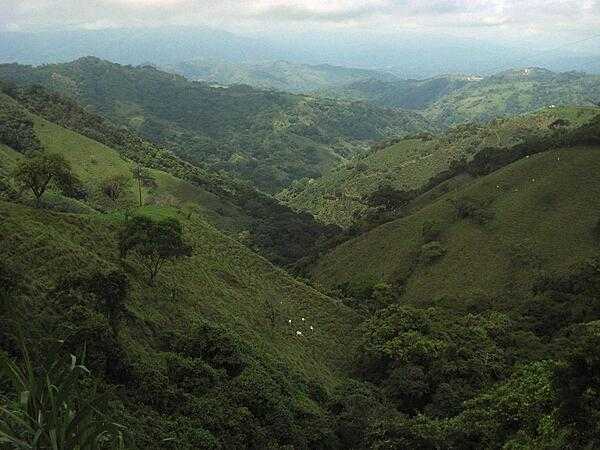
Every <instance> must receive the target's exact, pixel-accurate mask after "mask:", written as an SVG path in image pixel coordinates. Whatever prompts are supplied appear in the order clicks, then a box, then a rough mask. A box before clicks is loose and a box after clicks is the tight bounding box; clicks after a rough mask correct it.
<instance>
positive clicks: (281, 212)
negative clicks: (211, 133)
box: [0, 86, 336, 265]
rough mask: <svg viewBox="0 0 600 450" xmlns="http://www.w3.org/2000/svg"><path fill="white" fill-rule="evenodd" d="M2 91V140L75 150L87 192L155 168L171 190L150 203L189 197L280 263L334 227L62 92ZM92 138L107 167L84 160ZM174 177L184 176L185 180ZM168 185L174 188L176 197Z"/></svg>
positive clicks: (21, 148) (224, 228) (219, 224)
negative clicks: (107, 154)
mask: <svg viewBox="0 0 600 450" xmlns="http://www.w3.org/2000/svg"><path fill="white" fill-rule="evenodd" d="M1 87H2V86H0V88H1ZM7 92H10V94H11V95H12V97H9V96H8V95H2V94H0V118H2V119H3V122H2V126H0V142H5V143H7V144H8V145H13V148H17V149H18V150H19V151H21V152H24V153H26V152H27V151H30V150H28V149H30V148H32V149H34V150H35V149H38V148H41V147H47V148H50V149H52V150H53V151H56V152H59V153H62V151H63V150H62V145H63V144H64V145H67V144H68V145H69V148H71V149H72V150H71V151H73V152H76V153H78V154H79V153H81V163H82V164H84V166H85V167H84V168H83V169H84V171H85V172H86V173H88V172H89V173H96V175H97V176H96V179H94V177H93V176H88V177H84V183H88V181H89V184H90V185H89V186H86V190H87V191H89V192H92V193H96V192H97V190H98V189H97V185H98V184H99V183H100V182H101V181H102V180H103V179H105V178H107V177H108V176H109V175H115V174H124V173H128V172H129V171H130V169H131V167H132V166H133V165H137V164H140V165H142V166H144V167H147V168H149V169H152V170H154V171H155V172H154V173H155V175H156V176H157V177H159V178H161V179H162V180H163V181H164V182H165V183H167V184H169V185H171V189H170V190H169V192H165V191H163V189H162V188H160V186H159V189H158V191H156V190H155V191H156V192H149V196H148V201H152V202H162V203H165V202H167V203H168V202H169V201H175V202H176V203H181V205H180V206H185V204H186V203H190V202H191V203H190V204H189V205H188V206H189V207H191V208H192V209H194V208H201V209H203V210H204V213H205V215H206V218H207V219H208V220H210V221H211V223H212V224H213V225H215V226H216V227H217V228H219V229H220V230H221V231H224V232H226V233H227V234H229V235H231V236H233V237H235V238H237V237H238V236H240V235H243V236H245V237H244V240H245V242H246V244H247V245H249V246H251V247H252V248H253V249H254V250H255V251H257V252H259V253H261V254H262V255H263V256H266V257H267V258H269V259H270V260H271V261H273V262H275V263H277V264H280V265H288V264H291V263H293V262H294V261H296V260H298V259H300V258H302V257H304V256H306V253H307V251H310V249H311V247H312V246H313V245H316V243H317V241H318V240H319V239H320V238H321V237H322V236H326V235H331V234H332V233H335V232H336V229H335V227H333V228H332V227H323V226H322V225H320V224H318V223H316V222H315V220H314V218H313V217H312V216H310V215H309V214H306V213H304V214H298V213H296V212H294V211H293V210H291V209H290V208H288V207H286V206H284V205H282V204H280V203H279V202H277V201H276V200H274V199H273V198H272V197H270V196H268V195H266V194H264V193H262V192H259V191H257V190H256V189H254V188H253V187H251V186H249V185H247V184H246V183H241V182H239V181H237V180H235V179H233V178H231V177H229V176H227V175H226V174H223V173H216V172H212V171H210V170H203V169H200V168H198V167H197V166H194V165H192V164H189V163H187V162H185V161H183V160H181V159H180V158H178V157H176V156H175V155H174V154H172V153H171V152H170V151H169V150H166V149H164V148H162V147H160V146H156V145H154V144H152V143H150V142H148V141H145V140H143V139H141V138H140V137H139V136H137V135H136V134H134V133H132V132H130V131H128V130H126V129H123V128H120V127H117V126H115V125H113V124H112V123H111V122H109V121H107V120H105V119H103V118H102V117H100V116H97V115H95V114H92V113H90V112H88V111H86V110H84V109H83V108H82V107H80V106H79V105H78V104H77V103H75V102H73V101H72V100H70V99H68V98H65V97H63V96H60V95H58V94H54V93H50V92H48V91H46V90H45V89H43V88H41V87H34V88H26V89H12V88H11V89H7ZM57 125H60V126H57ZM15 130H16V131H17V132H16V133H15ZM50 130H52V131H50ZM36 134H37V136H36ZM15 136H16V137H15ZM40 139H41V142H40ZM90 142H94V143H95V144H98V143H102V144H103V145H104V148H106V147H108V148H110V149H111V151H112V152H113V153H115V152H118V155H113V156H111V158H110V160H111V161H112V165H111V166H109V167H102V166H99V167H98V168H95V167H94V166H93V164H94V163H96V162H97V161H96V160H97V158H95V157H93V156H90V157H89V160H86V153H87V152H86V150H85V148H87V147H88V146H89V145H90ZM85 143H87V144H85ZM90 153H91V154H92V155H93V154H94V153H97V152H90ZM6 161H10V159H7V160H6ZM72 162H74V161H72ZM95 169H97V171H96V172H95ZM90 171H91V172H90ZM156 171H159V172H160V173H161V174H162V175H157V172H156ZM5 172H7V171H6V170H5ZM174 179H180V180H185V183H183V184H181V183H177V182H175V181H173V180H174ZM173 191H176V192H179V194H178V195H175V198H174V199H173V195H174V192H173ZM184 199H185V201H183V202H182V200H184ZM100 206H102V205H100Z"/></svg>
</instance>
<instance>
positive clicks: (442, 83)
mask: <svg viewBox="0 0 600 450" xmlns="http://www.w3.org/2000/svg"><path fill="white" fill-rule="evenodd" d="M480 79H481V78H480V77H469V76H458V75H457V76H450V75H449V76H440V77H435V78H431V79H427V80H381V79H379V80H378V79H374V78H371V79H368V80H359V81H355V82H352V83H348V84H347V85H345V86H337V87H334V88H333V89H329V90H324V91H322V93H323V94H324V95H332V96H334V97H342V98H354V99H360V100H365V101H369V102H371V103H374V104H376V105H379V106H384V107H386V108H406V109H425V108H427V107H428V106H430V105H432V104H433V103H435V102H436V101H438V100H440V99H441V98H443V97H445V96H446V95H448V94H450V93H451V92H454V91H456V90H458V89H461V88H463V87H465V86H466V85H468V84H469V83H472V82H474V81H477V80H480Z"/></svg>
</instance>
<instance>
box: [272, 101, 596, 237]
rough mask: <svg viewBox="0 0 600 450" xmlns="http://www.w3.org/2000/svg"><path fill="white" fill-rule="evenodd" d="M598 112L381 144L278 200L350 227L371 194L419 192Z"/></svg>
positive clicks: (559, 112) (556, 112) (561, 111)
mask: <svg viewBox="0 0 600 450" xmlns="http://www.w3.org/2000/svg"><path fill="white" fill-rule="evenodd" d="M599 113H600V109H598V108H572V107H571V108H566V107H565V108H546V109H543V110H540V111H538V112H536V113H532V114H525V115H522V116H516V117H511V118H506V119H499V120H496V121H494V122H492V123H489V124H486V125H477V124H471V125H461V126H458V127H455V128H452V129H451V130H450V131H448V132H446V133H445V134H443V135H440V136H437V137H434V136H428V135H424V136H420V137H414V138H406V139H401V140H399V142H396V143H394V144H393V145H387V146H386V145H381V146H379V147H377V148H375V149H373V150H372V151H371V152H370V153H368V154H366V155H364V156H363V157H358V158H355V159H353V160H351V161H349V162H348V163H346V164H345V165H343V166H339V167H337V168H335V169H333V170H330V171H329V172H327V173H326V174H324V175H323V176H322V177H320V178H316V179H307V180H302V181H301V182H298V183H295V184H294V185H293V186H292V187H290V188H287V189H285V190H284V191H282V192H281V193H280V194H278V198H279V199H280V200H282V201H283V202H285V203H286V204H288V205H290V206H291V207H293V208H295V209H298V210H305V211H309V212H311V213H312V214H313V215H315V217H317V218H318V219H319V220H321V221H323V222H325V223H335V224H338V225H341V226H344V227H348V226H350V225H352V224H353V223H355V222H357V221H360V220H361V218H362V217H364V216H365V214H367V213H368V211H369V208H370V205H369V204H368V197H369V195H371V194H373V193H374V192H375V191H377V190H378V189H379V188H381V187H382V186H390V187H391V188H394V189H397V190H403V191H410V190H414V189H420V188H422V187H423V186H425V185H426V184H427V183H428V182H429V180H430V179H432V178H434V177H435V176H436V175H438V174H439V173H441V172H443V171H445V170H448V169H449V168H450V167H451V166H452V165H453V164H456V163H457V162H458V161H460V160H466V161H469V160H471V159H472V158H473V157H474V156H475V155H477V154H478V153H479V152H481V151H482V150H484V149H486V148H502V147H510V146H512V145H515V144H518V143H519V142H522V141H523V140H524V139H525V138H526V137H532V136H543V135H547V134H550V133H552V132H554V131H555V130H554V127H555V126H557V125H556V124H560V127H561V129H562V130H564V131H566V130H569V129H573V128H575V127H577V126H580V125H582V124H584V123H586V122H587V121H589V120H590V119H592V118H593V117H595V116H596V115H597V114H599ZM557 121H559V122H557Z"/></svg>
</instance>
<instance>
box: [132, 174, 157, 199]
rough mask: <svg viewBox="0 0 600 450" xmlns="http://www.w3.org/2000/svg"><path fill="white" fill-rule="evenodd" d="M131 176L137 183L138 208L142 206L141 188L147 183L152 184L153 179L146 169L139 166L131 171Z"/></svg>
mask: <svg viewBox="0 0 600 450" xmlns="http://www.w3.org/2000/svg"><path fill="white" fill-rule="evenodd" d="M131 174H132V175H133V178H134V179H135V180H136V181H137V187H138V195H139V202H140V206H142V186H146V185H148V184H149V183H151V182H153V181H154V177H153V176H152V174H151V173H150V171H149V170H148V169H146V168H145V167H142V166H139V165H138V166H135V167H134V168H133V169H131Z"/></svg>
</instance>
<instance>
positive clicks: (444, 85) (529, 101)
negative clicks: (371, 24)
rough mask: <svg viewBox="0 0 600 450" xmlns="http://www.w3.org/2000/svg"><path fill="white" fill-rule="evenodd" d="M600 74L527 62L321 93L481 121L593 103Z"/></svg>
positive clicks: (442, 119)
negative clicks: (482, 72) (488, 71)
mask: <svg viewBox="0 0 600 450" xmlns="http://www.w3.org/2000/svg"><path fill="white" fill-rule="evenodd" d="M599 87H600V76H599V75H589V74H585V73H582V72H565V73H556V72H552V71H550V70H547V69H543V68H537V67H530V68H524V69H511V70H507V71H504V72H501V73H499V74H496V75H491V76H486V77H480V76H455V75H448V76H440V77H435V78H431V79H426V80H397V81H378V80H367V81H358V82H355V83H350V84H348V85H346V86H341V87H338V88H333V89H330V90H328V91H326V94H328V95H332V96H334V97H338V98H352V99H360V100H363V101H368V102H371V103H373V104H375V105H379V106H383V107H387V108H405V109H410V110H415V111H419V112H421V113H422V114H423V116H424V117H426V118H427V119H429V120H430V121H431V122H432V123H434V124H436V125H438V126H440V127H448V126H452V125H456V124H460V123H468V122H473V121H477V122H486V121H489V120H492V119H495V118H498V117H509V116H513V115H518V114H524V113H529V112H533V111H536V110H538V109H540V108H545V107H548V106H551V105H555V106H593V105H597V104H598V103H599V102H600V98H596V97H594V95H595V94H594V93H595V92H598V89H599Z"/></svg>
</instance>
